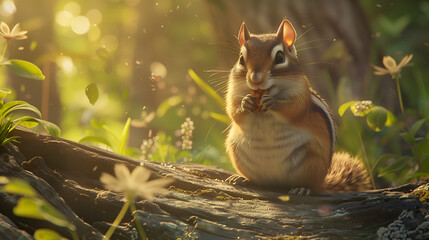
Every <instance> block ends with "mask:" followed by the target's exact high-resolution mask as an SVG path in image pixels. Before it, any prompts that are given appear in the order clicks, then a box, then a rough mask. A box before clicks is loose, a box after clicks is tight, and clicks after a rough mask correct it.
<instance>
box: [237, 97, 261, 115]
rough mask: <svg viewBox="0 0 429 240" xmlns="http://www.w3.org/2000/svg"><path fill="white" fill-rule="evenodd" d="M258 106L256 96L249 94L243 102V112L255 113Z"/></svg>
mask: <svg viewBox="0 0 429 240" xmlns="http://www.w3.org/2000/svg"><path fill="white" fill-rule="evenodd" d="M257 107H258V105H257V104H256V102H255V96H253V95H252V94H247V95H246V96H245V97H244V98H243V100H241V111H242V112H244V111H249V112H255V110H256V108H257Z"/></svg>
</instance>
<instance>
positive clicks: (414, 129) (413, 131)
mask: <svg viewBox="0 0 429 240" xmlns="http://www.w3.org/2000/svg"><path fill="white" fill-rule="evenodd" d="M427 121H429V117H427V118H424V119H420V120H418V121H417V122H415V123H414V124H413V125H412V126H411V129H410V134H411V136H412V137H414V136H415V135H416V134H417V132H418V131H419V129H420V128H421V127H422V126H423V124H424V123H425V122H427Z"/></svg>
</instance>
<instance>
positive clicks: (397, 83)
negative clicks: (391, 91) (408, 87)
mask: <svg viewBox="0 0 429 240" xmlns="http://www.w3.org/2000/svg"><path fill="white" fill-rule="evenodd" d="M393 78H394V79H395V82H396V91H397V92H398V100H399V107H400V108H401V113H402V117H403V118H404V122H405V127H406V128H407V130H408V132H410V126H408V121H407V118H406V116H405V110H404V103H403V101H402V94H401V88H400V86H399V78H398V77H393Z"/></svg>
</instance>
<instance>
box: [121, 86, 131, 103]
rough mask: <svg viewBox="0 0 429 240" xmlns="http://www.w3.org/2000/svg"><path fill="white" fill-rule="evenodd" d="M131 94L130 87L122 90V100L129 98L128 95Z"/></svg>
mask: <svg viewBox="0 0 429 240" xmlns="http://www.w3.org/2000/svg"><path fill="white" fill-rule="evenodd" d="M129 95H130V88H127V89H125V90H124V92H122V101H125V100H127V98H128V96H129Z"/></svg>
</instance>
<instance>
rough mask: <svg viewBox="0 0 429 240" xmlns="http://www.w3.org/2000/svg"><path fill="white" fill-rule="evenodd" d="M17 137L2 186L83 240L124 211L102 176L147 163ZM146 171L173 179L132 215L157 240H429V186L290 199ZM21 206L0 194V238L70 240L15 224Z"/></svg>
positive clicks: (163, 169) (205, 174) (214, 180)
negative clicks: (33, 200)
mask: <svg viewBox="0 0 429 240" xmlns="http://www.w3.org/2000/svg"><path fill="white" fill-rule="evenodd" d="M13 135H16V136H20V138H19V141H20V143H18V144H16V146H14V145H11V144H8V145H5V146H2V147H1V149H0V161H1V163H0V176H7V177H18V178H22V179H24V180H25V181H27V182H28V183H30V184H31V185H32V186H33V187H34V188H35V189H36V190H37V191H38V192H39V193H40V195H42V196H43V197H44V198H45V199H46V200H47V201H49V202H50V203H51V204H52V205H53V206H55V207H56V208H57V209H58V210H59V211H60V212H62V213H63V214H64V215H65V216H67V218H68V219H69V220H70V221H71V222H72V223H73V224H74V225H75V226H76V227H77V233H78V235H79V237H80V239H83V237H86V239H101V238H102V234H104V233H105V232H106V231H107V229H108V227H109V226H110V225H109V223H111V222H113V220H114V219H115V217H116V215H117V214H118V213H119V211H120V209H121V207H122V205H123V204H124V200H123V196H121V195H120V194H117V193H113V192H108V191H106V190H105V189H104V187H103V185H102V184H101V183H100V181H99V178H100V176H101V173H102V172H107V173H110V174H113V168H114V165H115V164H118V163H122V164H125V165H126V166H127V167H129V168H130V169H132V168H134V167H136V166H139V165H140V162H138V161H136V160H134V159H131V158H128V157H125V156H121V155H117V154H115V153H111V152H107V151H104V150H101V149H97V148H94V147H90V146H86V145H82V144H79V143H75V142H72V141H68V140H64V139H58V138H52V137H50V136H45V135H39V134H36V133H34V132H31V131H28V130H24V129H16V130H14V131H13ZM143 165H144V167H145V168H146V169H148V170H150V171H151V172H152V175H151V179H156V178H160V177H161V176H165V177H170V178H174V182H173V183H172V184H171V186H170V187H169V192H168V193H166V194H164V195H159V196H158V197H156V198H155V199H154V200H153V201H152V202H150V201H146V200H142V199H138V201H137V202H136V207H137V209H138V210H137V211H136V213H135V214H136V216H137V217H138V218H139V219H140V221H141V222H142V223H143V228H144V230H145V231H146V233H147V235H148V237H149V238H150V239H177V238H182V239H233V238H244V239H269V238H271V239H272V238H287V237H289V236H301V237H308V238H322V237H327V238H329V239H343V238H344V237H346V238H352V239H353V238H358V239H361V238H370V239H375V238H377V236H387V235H389V236H396V235H394V234H406V235H405V236H406V237H410V238H413V239H418V238H419V237H420V238H421V239H424V238H427V237H429V235H428V234H429V231H428V230H429V228H428V226H429V218H428V217H427V216H428V213H429V207H428V204H427V202H424V199H425V198H424V194H427V190H428V188H429V185H428V184H424V183H420V184H408V185H404V186H401V187H397V188H390V189H380V190H375V191H368V192H356V193H341V194H314V195H310V196H293V195H291V196H288V195H287V193H281V192H275V191H270V190H267V189H261V188H257V187H254V186H248V187H243V186H236V185H231V184H229V183H226V182H225V181H223V180H224V179H226V178H227V177H229V176H230V175H231V174H232V173H230V172H228V171H225V170H222V169H220V168H217V167H211V166H202V165H196V164H176V163H161V162H144V163H143ZM419 187H420V188H419ZM416 189H417V190H416ZM419 197H420V200H422V201H420V200H419ZM18 198H19V196H16V195H11V194H6V193H3V192H0V217H1V218H0V236H3V235H4V234H6V233H9V232H13V233H14V234H21V235H22V236H25V237H27V239H31V236H29V234H33V232H34V231H35V230H36V229H38V228H42V227H43V228H51V229H54V230H56V231H57V232H59V233H60V234H62V235H64V236H66V237H68V238H71V236H70V235H69V232H68V231H66V229H64V228H61V227H57V226H54V225H52V224H48V223H46V222H44V221H41V220H34V219H27V218H20V217H16V216H15V215H13V212H12V208H13V207H14V206H15V204H16V202H17V200H18ZM426 201H427V197H426ZM2 215H3V216H2ZM425 217H426V218H425ZM134 224H135V223H134V221H133V220H132V216H131V213H130V212H128V213H127V214H126V217H125V218H124V220H123V223H122V224H121V227H120V228H119V229H117V230H116V231H115V235H114V236H113V237H112V239H131V238H132V236H135V234H136V230H135V228H134V226H135V225H134ZM401 224H402V225H401ZM5 226H6V227H5ZM397 226H400V227H397ZM398 229H399V230H400V231H399V232H398ZM6 231H7V232H6ZM377 231H378V233H377ZM377 234H378V235H377ZM383 234H384V235H383ZM392 234H393V235H392ZM21 235H16V236H21ZM14 236H15V235H14ZM392 238H394V237H392ZM2 239H3V238H2ZM5 239H12V238H5ZM23 239H25V238H24V237H23Z"/></svg>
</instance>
